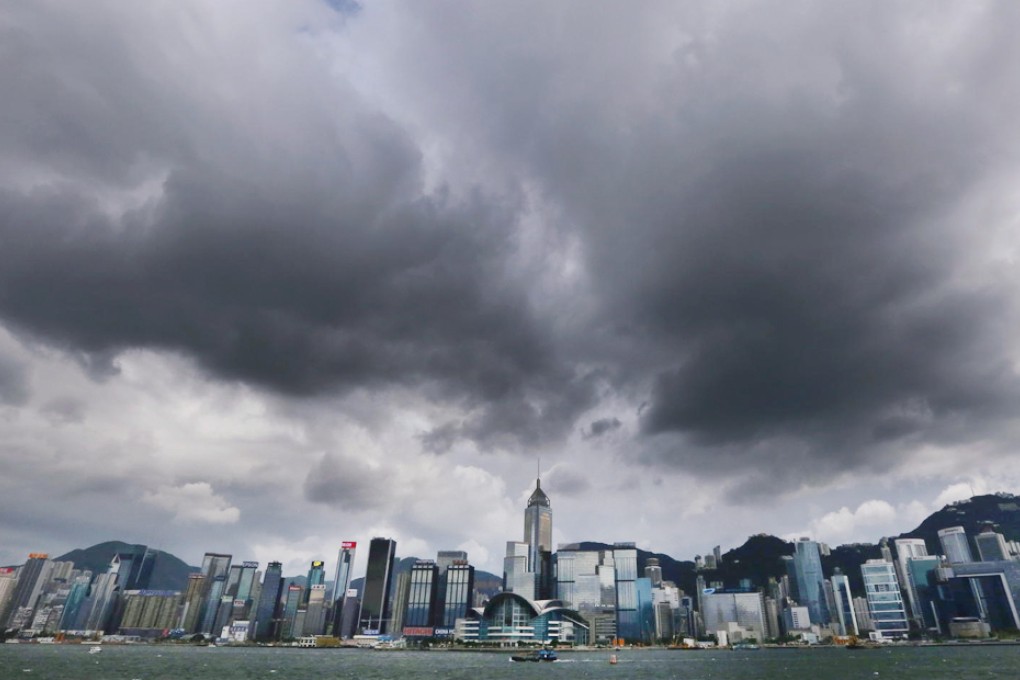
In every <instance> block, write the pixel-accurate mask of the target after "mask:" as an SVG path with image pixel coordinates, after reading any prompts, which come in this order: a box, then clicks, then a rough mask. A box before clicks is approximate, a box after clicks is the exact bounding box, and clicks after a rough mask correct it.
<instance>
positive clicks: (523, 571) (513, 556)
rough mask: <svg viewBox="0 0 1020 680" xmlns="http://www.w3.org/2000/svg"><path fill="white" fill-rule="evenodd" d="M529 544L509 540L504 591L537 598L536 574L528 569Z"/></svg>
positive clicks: (504, 569) (505, 563) (507, 543)
mask: <svg viewBox="0 0 1020 680" xmlns="http://www.w3.org/2000/svg"><path fill="white" fill-rule="evenodd" d="M528 552H529V547H528V544H527V543H525V542H523V541H507V542H506V557H504V558H503V592H507V593H516V594H518V595H520V596H521V597H523V598H525V599H528V600H534V599H535V595H536V593H535V575H534V573H532V571H531V570H530V569H528Z"/></svg>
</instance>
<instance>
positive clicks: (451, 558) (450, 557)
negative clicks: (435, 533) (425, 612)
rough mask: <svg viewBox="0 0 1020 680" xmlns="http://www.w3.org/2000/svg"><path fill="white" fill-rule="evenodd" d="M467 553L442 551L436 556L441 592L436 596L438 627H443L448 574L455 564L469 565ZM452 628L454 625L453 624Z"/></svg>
mask: <svg viewBox="0 0 1020 680" xmlns="http://www.w3.org/2000/svg"><path fill="white" fill-rule="evenodd" d="M467 558H468V556H467V553H466V552H464V551H463V550H440V551H439V552H438V553H437V554H436V567H437V568H438V569H439V592H438V593H437V594H436V602H437V606H436V625H437V626H440V627H442V625H443V624H442V621H441V619H442V618H443V615H444V614H443V612H444V610H445V609H446V605H445V603H446V583H447V582H446V573H447V570H449V568H450V566H451V565H453V564H467ZM451 627H452V624H451Z"/></svg>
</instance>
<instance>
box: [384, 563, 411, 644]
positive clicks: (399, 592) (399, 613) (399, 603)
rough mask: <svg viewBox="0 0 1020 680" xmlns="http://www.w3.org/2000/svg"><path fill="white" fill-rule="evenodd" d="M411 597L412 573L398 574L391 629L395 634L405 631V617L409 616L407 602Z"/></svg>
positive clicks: (394, 588)
mask: <svg viewBox="0 0 1020 680" xmlns="http://www.w3.org/2000/svg"><path fill="white" fill-rule="evenodd" d="M410 597H411V572H410V571H402V572H400V573H399V574H397V580H396V584H395V585H394V587H393V606H392V607H391V610H392V611H393V619H392V620H391V621H390V623H391V625H390V627H389V629H390V630H391V631H393V632H394V633H398V634H399V633H400V631H403V630H404V616H405V615H406V614H407V601H408V599H409V598H410Z"/></svg>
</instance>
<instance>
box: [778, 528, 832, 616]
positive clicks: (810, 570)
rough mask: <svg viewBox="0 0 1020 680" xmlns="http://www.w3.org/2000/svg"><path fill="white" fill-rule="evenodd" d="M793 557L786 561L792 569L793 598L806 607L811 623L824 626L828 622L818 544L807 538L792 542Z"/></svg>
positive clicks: (823, 577)
mask: <svg viewBox="0 0 1020 680" xmlns="http://www.w3.org/2000/svg"><path fill="white" fill-rule="evenodd" d="M794 550H795V552H794V554H793V559H792V560H791V561H789V562H787V565H788V568H791V569H792V572H793V573H791V574H789V576H790V583H791V585H793V586H794V588H793V589H794V598H795V599H796V600H797V602H798V603H799V604H801V605H803V606H805V607H807V608H808V614H809V615H810V617H811V623H814V624H817V625H819V626H825V625H827V624H828V623H829V611H828V607H827V606H826V597H825V576H824V574H823V573H822V557H821V550H820V548H819V544H818V543H817V542H815V541H812V540H811V539H808V538H801V539H799V540H797V541H796V542H794Z"/></svg>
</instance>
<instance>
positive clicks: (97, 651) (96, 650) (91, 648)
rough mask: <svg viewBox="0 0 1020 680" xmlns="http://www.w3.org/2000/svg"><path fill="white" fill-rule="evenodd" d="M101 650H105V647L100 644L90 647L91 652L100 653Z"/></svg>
mask: <svg viewBox="0 0 1020 680" xmlns="http://www.w3.org/2000/svg"><path fill="white" fill-rule="evenodd" d="M101 651H103V648H102V647H100V646H99V645H92V646H91V647H89V654H98V653H99V652H101Z"/></svg>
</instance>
